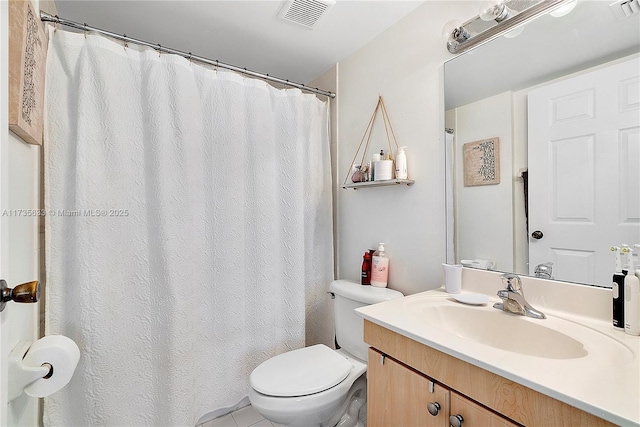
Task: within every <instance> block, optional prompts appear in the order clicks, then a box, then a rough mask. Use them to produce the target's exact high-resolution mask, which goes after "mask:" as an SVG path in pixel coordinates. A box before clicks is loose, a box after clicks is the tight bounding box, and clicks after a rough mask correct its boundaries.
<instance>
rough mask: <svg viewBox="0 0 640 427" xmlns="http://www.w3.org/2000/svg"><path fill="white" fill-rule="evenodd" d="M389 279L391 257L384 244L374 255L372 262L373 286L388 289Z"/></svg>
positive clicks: (381, 244)
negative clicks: (388, 255)
mask: <svg viewBox="0 0 640 427" xmlns="http://www.w3.org/2000/svg"><path fill="white" fill-rule="evenodd" d="M388 279H389V257H387V253H386V252H385V251H384V243H380V246H378V250H377V251H375V252H374V253H373V258H372V260H371V286H376V287H378V288H386V287H387V281H388Z"/></svg>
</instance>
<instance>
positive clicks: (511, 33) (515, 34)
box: [504, 25, 524, 39]
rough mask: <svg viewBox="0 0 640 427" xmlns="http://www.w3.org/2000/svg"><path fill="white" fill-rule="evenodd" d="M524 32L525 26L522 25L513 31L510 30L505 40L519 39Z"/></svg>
mask: <svg viewBox="0 0 640 427" xmlns="http://www.w3.org/2000/svg"><path fill="white" fill-rule="evenodd" d="M523 31H524V25H520V26H519V27H515V28H514V29H513V30H509V31H507V32H506V33H505V35H504V38H505V39H512V38H515V37H518V36H519V35H520V34H522V32H523Z"/></svg>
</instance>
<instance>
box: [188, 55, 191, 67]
mask: <svg viewBox="0 0 640 427" xmlns="http://www.w3.org/2000/svg"><path fill="white" fill-rule="evenodd" d="M187 59H189V65H191V52H189V58H187Z"/></svg>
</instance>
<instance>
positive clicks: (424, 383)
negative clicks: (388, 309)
mask: <svg viewBox="0 0 640 427" xmlns="http://www.w3.org/2000/svg"><path fill="white" fill-rule="evenodd" d="M367 372H368V374H367V378H368V381H367V396H368V398H367V399H368V403H367V410H368V413H367V424H368V425H369V427H394V426H395V427H406V426H412V427H447V426H449V425H452V426H454V427H455V426H456V423H458V422H459V420H462V422H460V426H461V427H462V426H465V427H466V426H468V427H473V426H482V427H509V426H517V424H515V423H512V422H510V421H509V420H506V419H504V418H502V417H500V416H499V415H497V414H494V413H493V412H492V411H490V410H488V409H486V408H484V407H482V406H481V405H478V404H476V403H475V402H472V401H470V400H469V399H467V398H465V397H464V396H462V395H460V394H458V393H456V392H453V391H451V390H449V389H448V388H447V387H444V386H443V385H441V384H438V383H437V382H435V381H433V380H432V379H430V378H429V377H427V376H425V375H423V374H421V373H420V372H417V371H415V370H414V369H411V368H410V367H408V366H405V365H403V364H402V363H400V362H398V361H396V360H395V359H393V358H391V357H388V356H386V355H384V354H383V353H380V352H378V351H376V350H374V349H371V348H370V349H369V367H368V371H367ZM450 416H453V417H454V418H453V419H452V420H451V421H450V419H449V417H450ZM457 417H460V418H457Z"/></svg>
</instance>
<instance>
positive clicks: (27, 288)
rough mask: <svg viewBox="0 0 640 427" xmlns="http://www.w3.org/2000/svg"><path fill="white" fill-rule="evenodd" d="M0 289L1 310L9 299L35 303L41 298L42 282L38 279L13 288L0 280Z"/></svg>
mask: <svg viewBox="0 0 640 427" xmlns="http://www.w3.org/2000/svg"><path fill="white" fill-rule="evenodd" d="M0 291H1V295H2V296H1V299H0V311H2V310H4V306H5V304H6V303H7V302H9V301H15V302H26V303H34V302H38V300H39V299H40V283H39V282H37V281H34V282H27V283H23V284H21V285H18V286H16V287H15V288H13V289H11V288H10V287H9V286H7V282H5V281H4V280H0Z"/></svg>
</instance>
